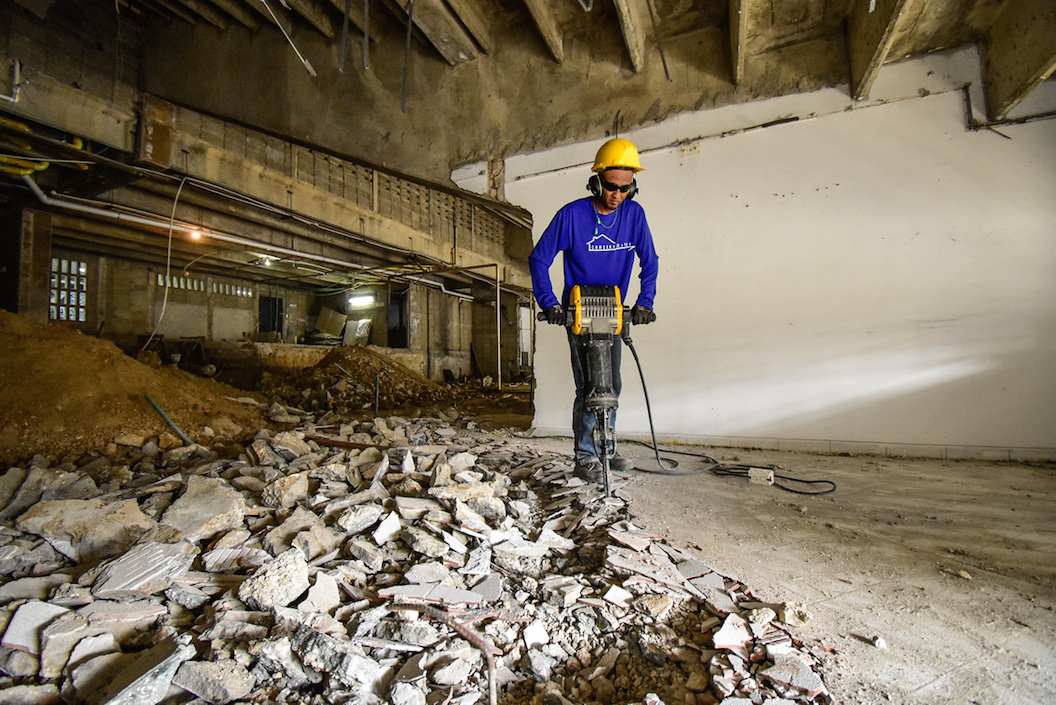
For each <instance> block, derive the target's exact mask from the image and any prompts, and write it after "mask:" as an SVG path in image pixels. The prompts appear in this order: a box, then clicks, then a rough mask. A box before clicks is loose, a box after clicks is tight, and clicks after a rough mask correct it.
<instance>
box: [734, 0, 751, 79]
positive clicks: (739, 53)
mask: <svg viewBox="0 0 1056 705" xmlns="http://www.w3.org/2000/svg"><path fill="white" fill-rule="evenodd" d="M749 2H751V0H730V53H731V54H732V57H731V63H732V69H733V70H732V74H733V85H735V86H739V85H741V82H742V81H744V55H745V52H746V51H747V47H748V4H749Z"/></svg>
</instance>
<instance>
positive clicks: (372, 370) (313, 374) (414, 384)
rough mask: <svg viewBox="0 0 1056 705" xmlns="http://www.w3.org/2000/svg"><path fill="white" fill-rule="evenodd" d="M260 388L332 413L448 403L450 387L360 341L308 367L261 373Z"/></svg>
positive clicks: (287, 400) (291, 403)
mask: <svg viewBox="0 0 1056 705" xmlns="http://www.w3.org/2000/svg"><path fill="white" fill-rule="evenodd" d="M260 388H261V390H263V391H265V392H266V393H267V394H268V395H269V396H271V397H273V398H275V399H277V400H278V401H280V402H281V403H283V404H285V405H289V406H293V407H295V408H299V409H306V410H312V411H318V410H325V409H332V410H334V411H335V412H336V413H339V414H340V413H345V412H347V411H350V410H359V409H368V408H373V407H374V405H375V402H376V403H377V407H378V408H379V409H395V408H399V407H401V406H405V405H412V404H420V405H428V404H432V403H440V402H445V401H446V402H448V403H450V400H451V391H450V390H449V389H446V388H445V387H442V386H440V385H438V384H436V383H435V382H432V381H431V380H429V379H426V378H424V377H421V376H419V375H416V374H415V373H414V372H412V371H411V370H409V369H407V368H405V367H403V366H402V365H400V364H397V363H395V362H393V361H392V360H389V359H388V358H386V357H385V356H384V355H381V354H379V353H376V352H374V351H372V350H369V349H367V348H364V347H362V346H359V345H354V346H343V347H339V348H335V349H334V350H333V351H331V352H330V353H329V354H327V356H326V357H324V358H323V359H322V360H320V361H319V363H318V364H317V365H315V366H313V367H310V368H307V369H305V370H301V371H298V372H296V373H293V374H291V373H289V372H282V373H272V372H265V373H264V374H263V375H262V377H261V380H260Z"/></svg>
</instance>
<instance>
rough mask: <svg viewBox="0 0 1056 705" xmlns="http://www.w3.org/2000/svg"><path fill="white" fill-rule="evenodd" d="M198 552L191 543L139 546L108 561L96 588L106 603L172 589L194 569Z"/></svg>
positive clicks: (143, 544)
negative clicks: (176, 581) (193, 565)
mask: <svg viewBox="0 0 1056 705" xmlns="http://www.w3.org/2000/svg"><path fill="white" fill-rule="evenodd" d="M197 555H198V548H197V547H196V546H195V545H193V544H191V543H190V542H188V541H178V542H176V543H155V542H152V541H151V542H146V543H139V544H136V545H135V546H133V547H132V548H130V549H128V550H127V551H125V553H124V554H123V555H121V556H119V557H117V558H114V559H112V560H110V561H108V562H107V563H106V564H105V566H104V567H103V569H102V571H101V572H100V573H99V576H98V577H97V578H96V579H95V585H93V586H92V595H94V596H95V597H97V598H99V599H102V600H136V599H140V598H144V597H149V596H150V595H153V594H154V593H156V592H161V591H162V590H164V589H166V588H167V587H169V585H171V584H172V582H173V581H174V580H179V579H180V578H182V577H183V576H184V575H185V574H186V573H187V571H188V569H190V567H191V563H192V562H194V557H195V556H197Z"/></svg>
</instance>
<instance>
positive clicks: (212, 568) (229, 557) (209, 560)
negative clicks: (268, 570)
mask: <svg viewBox="0 0 1056 705" xmlns="http://www.w3.org/2000/svg"><path fill="white" fill-rule="evenodd" d="M272 557H273V556H272V555H271V554H270V553H268V552H267V551H265V550H264V549H262V548H248V547H245V546H239V547H237V548H214V549H213V550H211V551H207V552H205V553H203V554H202V567H203V568H204V569H205V571H206V572H207V573H239V572H241V571H243V570H246V569H253V568H257V567H259V566H262V565H264V564H265V563H267V562H268V561H270V560H271V559H272Z"/></svg>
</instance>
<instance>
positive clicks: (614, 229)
mask: <svg viewBox="0 0 1056 705" xmlns="http://www.w3.org/2000/svg"><path fill="white" fill-rule="evenodd" d="M592 171H593V172H594V175H593V176H591V177H590V181H588V182H587V190H588V191H590V192H591V196H589V197H588V198H581V199H579V200H576V201H573V202H571V203H569V204H567V205H566V206H564V207H563V208H561V210H559V211H558V212H557V214H556V215H555V216H554V219H553V220H552V221H551V222H550V225H548V226H547V228H546V230H545V231H544V232H543V235H542V237H540V238H539V242H538V243H536V245H535V248H534V249H533V250H532V254H531V256H529V258H528V265H529V267H530V269H531V272H532V288H533V290H534V293H535V300H536V301H537V302H538V303H539V307H540V308H541V309H542V310H543V311H544V312H545V314H546V320H547V322H548V323H553V324H556V325H564V323H565V307H567V306H568V300H569V294H570V292H571V290H572V288H573V287H575V286H577V285H586V286H589V285H601V286H617V287H619V289H620V296H621V297H624V298H625V297H626V296H627V287H628V285H629V284H630V281H631V271H632V270H633V268H634V257H635V255H636V254H637V256H638V261H639V266H640V270H641V271H640V274H639V279H640V280H641V287H640V291H639V292H638V299H637V302H636V303H635V306H634V308H633V309H632V310H631V322H632V323H634V324H638V325H641V324H645V323H652V322H653V321H655V320H656V314H654V313H653V310H652V309H653V299H654V297H655V296H656V273H657V268H658V265H657V256H656V249H655V248H654V247H653V236H652V233H650V232H649V225H648V223H647V222H646V220H645V211H644V210H643V209H642V207H641V206H640V205H638V204H637V203H635V202H634V201H632V200H631V199H632V198H634V195H635V193H637V191H638V184H637V182H636V181H635V174H637V173H638V172H639V171H642V166H641V164H640V163H639V159H638V149H637V148H636V147H635V146H634V145H633V144H632V143H631V142H629V141H627V140H625V139H620V138H616V139H611V140H609V141H607V142H606V143H605V144H603V145H602V146H601V149H599V150H598V153H597V156H596V157H595V158H594V166H593V168H592ZM558 252H560V253H562V255H563V260H564V271H565V286H564V291H563V293H562V295H561V300H560V301H558V299H557V296H555V295H554V290H553V287H552V286H551V284H550V265H551V264H553V261H554V258H555V257H556V256H557V253H558ZM568 343H569V346H570V348H571V351H572V375H573V377H574V378H575V382H576V400H575V403H574V404H573V405H572V434H573V437H574V438H573V442H574V443H575V456H576V474H577V475H578V476H579V477H581V478H583V479H585V480H587V481H589V482H601V481H602V479H603V475H604V473H603V470H602V465H601V461H600V460H598V454H597V449H596V448H595V447H594V438H593V434H594V423H595V418H594V413H593V412H592V411H591V412H588V411H586V408H585V406H586V393H587V389H586V368H587V358H586V348H585V347H584V346H583V345H581V344H580V342H579V340H578V339H577V336H575V335H573V333H572V331H571V329H569V330H568ZM622 350H623V343H622V341H621V340H620V338H619V336H616V338H615V340H614V341H613V344H612V382H613V389H614V391H615V392H616V395H617V397H618V396H619V394H620V388H621V386H622V383H621V379H620V358H621V354H622ZM612 422H613V425H614V427H615V423H616V415H615V413H613V416H612ZM610 467H612V469H614V470H627V469H629V468H630V467H631V463H630V461H628V460H626V459H624V458H622V457H620V456H619V455H616V456H615V457H614V458H613V459H612V461H611V462H610Z"/></svg>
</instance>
